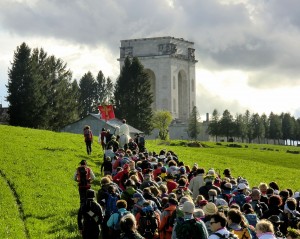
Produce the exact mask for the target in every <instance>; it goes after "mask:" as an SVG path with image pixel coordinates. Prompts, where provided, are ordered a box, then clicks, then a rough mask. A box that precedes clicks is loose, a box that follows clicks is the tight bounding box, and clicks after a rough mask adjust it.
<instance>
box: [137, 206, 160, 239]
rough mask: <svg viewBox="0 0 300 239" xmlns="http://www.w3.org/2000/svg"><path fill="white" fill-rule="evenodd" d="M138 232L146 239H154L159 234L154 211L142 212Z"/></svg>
mask: <svg viewBox="0 0 300 239" xmlns="http://www.w3.org/2000/svg"><path fill="white" fill-rule="evenodd" d="M138 231H139V233H140V234H141V235H142V236H143V237H145V238H146V239H148V238H149V239H150V238H151V239H152V238H153V237H154V235H155V234H158V221H157V218H156V216H155V213H154V211H152V210H151V211H147V212H141V217H140V220H139V230H138Z"/></svg>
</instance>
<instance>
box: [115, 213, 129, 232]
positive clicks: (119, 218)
mask: <svg viewBox="0 0 300 239" xmlns="http://www.w3.org/2000/svg"><path fill="white" fill-rule="evenodd" d="M129 213H130V212H129V211H126V212H124V213H123V214H122V213H120V212H118V221H117V223H116V224H115V225H114V230H115V231H121V228H120V221H121V219H122V218H123V217H124V216H125V215H127V214H129Z"/></svg>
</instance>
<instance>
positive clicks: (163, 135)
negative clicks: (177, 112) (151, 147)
mask: <svg viewBox="0 0 300 239" xmlns="http://www.w3.org/2000/svg"><path fill="white" fill-rule="evenodd" d="M171 122H172V115H171V113H170V112H169V111H156V112H154V116H153V127H154V128H157V129H158V130H159V133H158V135H159V138H160V139H161V140H167V139H168V138H169V125H170V124H171Z"/></svg>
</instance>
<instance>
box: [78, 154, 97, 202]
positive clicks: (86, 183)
mask: <svg viewBox="0 0 300 239" xmlns="http://www.w3.org/2000/svg"><path fill="white" fill-rule="evenodd" d="M79 164H80V166H79V167H78V168H77V170H76V172H75V174H74V180H75V181H76V182H78V190H79V197H80V203H83V202H84V201H85V199H86V192H87V190H88V189H90V188H91V182H92V181H93V180H94V179H95V174H94V173H93V171H92V169H91V168H89V167H88V166H87V163H86V161H85V160H81V162H80V163H79Z"/></svg>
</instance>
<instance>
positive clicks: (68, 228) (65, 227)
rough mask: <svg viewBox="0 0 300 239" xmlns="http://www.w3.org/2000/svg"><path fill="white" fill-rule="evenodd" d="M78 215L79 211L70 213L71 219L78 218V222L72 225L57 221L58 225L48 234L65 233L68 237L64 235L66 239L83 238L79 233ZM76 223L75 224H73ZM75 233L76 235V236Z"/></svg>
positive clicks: (75, 210) (61, 220)
mask: <svg viewBox="0 0 300 239" xmlns="http://www.w3.org/2000/svg"><path fill="white" fill-rule="evenodd" d="M77 213H78V209H72V210H71V211H70V213H69V215H70V217H71V218H76V220H72V223H66V221H65V220H63V219H60V220H57V221H56V223H55V224H54V225H53V226H52V229H50V230H49V231H48V232H49V234H53V235H57V234H60V232H61V233H62V232H65V233H67V234H68V235H65V233H64V235H63V238H64V239H79V238H82V237H81V236H80V235H79V233H78V226H77V224H76V222H77ZM73 222H74V223H73ZM74 232H75V233H76V235H74Z"/></svg>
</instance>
